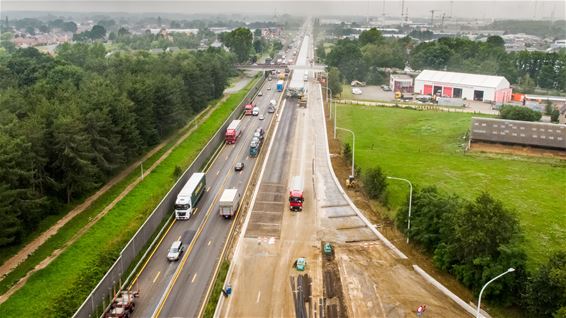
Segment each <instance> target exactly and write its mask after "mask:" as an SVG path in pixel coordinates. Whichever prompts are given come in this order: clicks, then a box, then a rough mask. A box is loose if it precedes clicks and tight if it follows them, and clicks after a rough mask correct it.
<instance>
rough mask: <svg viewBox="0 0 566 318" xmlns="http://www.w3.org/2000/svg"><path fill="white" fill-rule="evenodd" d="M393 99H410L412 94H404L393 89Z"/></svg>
mask: <svg viewBox="0 0 566 318" xmlns="http://www.w3.org/2000/svg"><path fill="white" fill-rule="evenodd" d="M395 99H397V100H402V101H412V100H413V96H405V95H403V93H401V92H400V91H395Z"/></svg>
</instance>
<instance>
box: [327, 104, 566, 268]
mask: <svg viewBox="0 0 566 318" xmlns="http://www.w3.org/2000/svg"><path fill="white" fill-rule="evenodd" d="M337 112H338V122H337V125H338V126H339V127H345V128H349V129H352V130H353V131H354V132H355V134H356V149H355V154H356V164H357V165H359V166H360V167H361V168H362V170H364V169H367V168H369V167H374V166H377V165H379V166H381V167H382V168H383V169H384V171H385V173H386V174H387V175H389V176H395V177H401V178H406V179H409V180H410V181H411V182H413V185H414V186H417V187H419V186H426V185H436V186H437V187H438V188H439V189H441V190H443V191H447V192H453V193H457V194H459V195H460V196H462V197H464V198H466V199H473V198H475V197H476V196H477V195H478V194H480V193H481V192H482V191H487V192H489V193H490V194H492V195H493V196H494V197H495V198H497V199H499V200H501V201H502V202H503V203H504V204H505V205H506V206H508V207H510V208H512V209H514V210H515V211H516V212H517V215H518V217H519V220H520V222H521V225H522V228H523V231H524V234H525V243H524V244H525V246H524V247H525V250H526V252H527V255H528V257H529V266H536V265H538V264H540V263H542V262H543V261H544V260H545V259H546V258H547V256H548V255H549V254H550V253H551V252H552V251H555V250H557V249H559V248H561V247H563V243H564V242H565V241H566V218H564V217H563V211H564V206H566V196H565V195H564V193H565V187H564V180H566V162H564V161H561V160H559V159H548V158H533V157H523V156H513V155H500V154H488V153H469V152H468V153H467V152H465V151H464V149H465V143H466V141H465V140H464V135H465V134H466V132H467V131H468V129H469V127H470V122H471V117H472V116H477V115H473V114H467V113H449V112H425V111H415V110H405V109H396V108H386V107H366V106H353V105H338V111H337ZM338 133H339V135H338V136H339V138H340V139H341V140H343V141H344V142H351V135H350V134H346V133H342V132H338ZM389 185H390V186H389V199H390V200H389V205H390V207H392V208H393V209H394V210H396V208H398V207H399V206H400V205H401V204H405V198H406V196H407V194H408V189H407V185H406V184H404V183H401V182H393V181H392V182H390V183H389ZM394 210H392V211H390V213H391V214H390V215H389V217H391V218H392V217H393V214H394Z"/></svg>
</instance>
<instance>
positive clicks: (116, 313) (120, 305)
mask: <svg viewBox="0 0 566 318" xmlns="http://www.w3.org/2000/svg"><path fill="white" fill-rule="evenodd" d="M138 294H139V293H138V292H137V291H122V292H121V293H120V294H119V295H118V296H117V297H116V298H114V300H113V302H112V304H111V305H110V308H109V309H108V311H107V312H106V313H105V314H104V317H105V318H128V317H130V316H131V315H132V313H133V312H134V309H135V307H136V304H135V302H134V298H135V297H137V296H138Z"/></svg>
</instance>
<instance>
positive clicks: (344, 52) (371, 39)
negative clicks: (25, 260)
mask: <svg viewBox="0 0 566 318" xmlns="http://www.w3.org/2000/svg"><path fill="white" fill-rule="evenodd" d="M503 45H504V41H503V39H502V38H501V37H499V36H491V37H489V38H488V39H487V41H486V42H480V41H471V40H469V39H465V38H440V39H438V40H435V41H431V42H422V43H420V44H418V45H415V42H414V41H413V40H411V39H410V38H409V37H405V38H401V39H393V38H384V37H383V36H382V35H381V33H380V32H379V31H378V30H376V29H370V30H367V31H364V32H362V33H361V34H360V35H359V38H358V39H357V40H350V39H343V40H338V41H337V42H336V44H335V46H334V47H333V49H332V51H330V52H329V53H328V54H322V55H323V56H320V55H319V56H320V57H321V58H324V62H326V64H327V65H329V66H333V67H337V68H338V69H339V70H340V73H341V74H342V77H343V79H345V80H346V81H348V82H349V81H352V80H361V81H364V80H367V81H368V82H369V83H372V84H380V83H382V82H383V80H384V74H382V73H380V72H379V71H378V69H379V68H383V67H395V68H401V69H402V68H403V67H404V66H405V64H406V63H409V65H410V66H411V67H412V68H413V69H434V70H446V71H454V72H467V73H477V74H489V75H500V76H504V77H505V78H507V80H509V82H511V83H512V84H518V85H519V86H520V87H521V89H522V90H524V91H525V92H531V91H532V90H533V89H534V88H535V86H538V87H541V88H545V89H556V90H563V91H564V90H566V52H559V53H546V52H528V51H522V52H511V53H507V52H505V48H504V46H503ZM319 51H320V50H319ZM324 55H326V56H324Z"/></svg>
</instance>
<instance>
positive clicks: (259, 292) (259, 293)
mask: <svg viewBox="0 0 566 318" xmlns="http://www.w3.org/2000/svg"><path fill="white" fill-rule="evenodd" d="M260 298H261V290H260V291H258V292H257V299H256V301H255V302H256V304H257V303H259V299H260Z"/></svg>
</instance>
